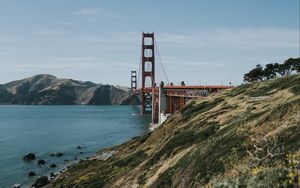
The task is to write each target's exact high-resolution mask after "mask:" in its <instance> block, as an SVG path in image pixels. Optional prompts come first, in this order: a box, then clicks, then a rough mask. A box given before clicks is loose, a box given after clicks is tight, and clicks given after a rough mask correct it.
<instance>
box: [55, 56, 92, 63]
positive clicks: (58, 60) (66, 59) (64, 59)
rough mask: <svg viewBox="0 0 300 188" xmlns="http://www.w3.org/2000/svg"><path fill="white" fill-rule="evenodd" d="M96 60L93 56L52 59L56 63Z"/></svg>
mask: <svg viewBox="0 0 300 188" xmlns="http://www.w3.org/2000/svg"><path fill="white" fill-rule="evenodd" d="M95 59H96V58H95V57H94V56H83V57H54V58H53V60H54V61H56V62H72V63H73V62H74V63H76V62H91V61H94V60H95Z"/></svg>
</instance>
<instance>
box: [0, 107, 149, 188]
mask: <svg viewBox="0 0 300 188" xmlns="http://www.w3.org/2000/svg"><path fill="white" fill-rule="evenodd" d="M137 114H139V108H138V107H136V106H119V105H112V106H81V105H80V106H75V105H74V106H22V105H0V187H1V188H2V187H3V188H9V187H13V185H14V184H21V187H30V185H31V184H32V183H33V182H34V181H35V179H36V178H37V177H38V176H41V175H49V174H50V173H51V172H53V173H55V172H58V171H60V170H62V169H64V168H65V167H66V166H67V165H70V164H72V163H74V162H76V161H78V160H80V159H86V158H87V157H88V156H91V155H93V154H94V153H95V152H97V151H99V150H100V149H103V148H106V147H110V146H113V145H117V144H120V143H122V142H124V141H126V140H129V139H131V138H132V137H134V136H139V135H143V134H146V133H147V132H148V131H149V123H150V117H148V116H140V115H137ZM78 146H80V147H81V149H78ZM29 152H32V153H35V154H36V157H37V159H43V160H45V161H46V164H45V165H38V164H37V163H36V161H37V160H35V161H30V162H28V161H23V159H22V158H23V156H24V155H25V154H26V153H29ZM58 152H60V153H63V156H62V157H56V156H51V154H52V153H58ZM53 163H54V164H56V166H57V167H56V168H50V167H49V166H50V164H53ZM29 171H34V172H35V173H36V174H37V176H35V177H29V176H28V172H29Z"/></svg>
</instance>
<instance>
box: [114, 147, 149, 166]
mask: <svg viewBox="0 0 300 188" xmlns="http://www.w3.org/2000/svg"><path fill="white" fill-rule="evenodd" d="M146 158H147V154H146V153H145V152H144V151H143V150H139V151H137V152H135V153H133V154H131V155H129V156H127V157H124V158H122V159H119V160H117V161H116V162H115V163H114V164H115V165H116V166H118V167H124V166H129V167H135V166H137V165H139V164H140V163H141V162H143V160H144V159H146Z"/></svg>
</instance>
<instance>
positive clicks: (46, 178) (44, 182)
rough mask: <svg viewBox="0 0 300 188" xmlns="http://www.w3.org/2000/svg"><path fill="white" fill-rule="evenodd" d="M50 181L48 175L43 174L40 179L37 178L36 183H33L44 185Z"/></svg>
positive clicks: (34, 185)
mask: <svg viewBox="0 0 300 188" xmlns="http://www.w3.org/2000/svg"><path fill="white" fill-rule="evenodd" d="M48 183H49V180H48V177H47V176H41V177H39V178H38V179H36V180H35V183H34V184H33V185H32V187H43V186H45V185H47V184H48Z"/></svg>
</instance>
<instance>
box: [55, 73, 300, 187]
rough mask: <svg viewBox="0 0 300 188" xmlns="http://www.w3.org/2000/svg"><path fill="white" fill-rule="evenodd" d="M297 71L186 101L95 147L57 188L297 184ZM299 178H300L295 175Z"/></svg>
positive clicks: (299, 149)
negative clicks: (149, 125) (140, 129)
mask: <svg viewBox="0 0 300 188" xmlns="http://www.w3.org/2000/svg"><path fill="white" fill-rule="evenodd" d="M299 113H300V74H298V75H292V76H289V77H283V78H279V79H275V80H268V81H262V82H259V83H254V84H246V85H242V86H240V87H237V88H234V89H231V90H227V91H225V92H224V93H220V94H215V95H210V96H209V97H207V98H206V99H204V100H203V99H199V100H197V101H191V102H189V103H188V104H187V105H186V106H185V107H184V108H182V109H181V110H180V111H178V112H177V113H175V114H174V115H172V116H171V117H169V118H168V120H167V121H166V122H165V123H164V124H163V125H162V126H160V127H159V128H158V129H157V130H155V131H154V132H151V133H149V134H147V135H144V136H142V137H137V138H133V139H132V140H130V141H128V142H126V143H124V144H122V145H119V146H116V147H112V148H108V149H104V150H102V151H100V152H98V153H97V154H96V155H95V157H93V158H92V159H90V160H85V161H81V162H79V163H77V164H74V165H72V166H71V167H69V168H68V169H67V171H65V172H64V173H63V174H61V175H60V176H58V177H57V178H56V180H55V182H54V183H53V184H52V186H54V187H128V188H129V187H130V188H131V187H203V186H208V187H280V186H282V187H293V185H296V184H298V185H299V181H300V178H299V176H300V174H299V165H300V164H299V161H300V114H299ZM297 178H298V179H297Z"/></svg>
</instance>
